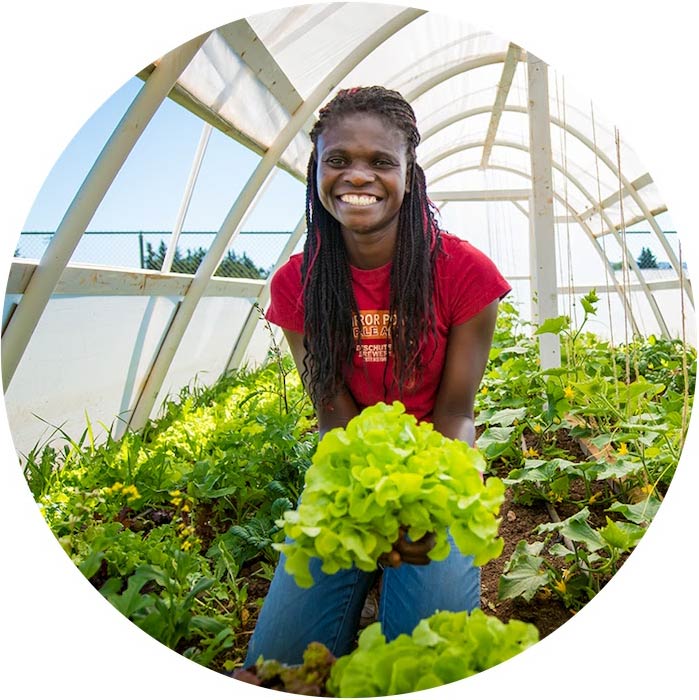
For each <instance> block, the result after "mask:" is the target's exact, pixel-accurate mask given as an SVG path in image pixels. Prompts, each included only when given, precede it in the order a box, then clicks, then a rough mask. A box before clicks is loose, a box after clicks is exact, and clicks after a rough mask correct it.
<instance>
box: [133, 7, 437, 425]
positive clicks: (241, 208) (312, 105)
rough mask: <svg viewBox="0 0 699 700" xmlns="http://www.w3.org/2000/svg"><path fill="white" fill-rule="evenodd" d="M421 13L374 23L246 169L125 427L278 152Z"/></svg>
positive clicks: (138, 417) (154, 393)
mask: <svg viewBox="0 0 699 700" xmlns="http://www.w3.org/2000/svg"><path fill="white" fill-rule="evenodd" d="M424 13H425V11H424V10H413V9H407V10H404V11H403V12H401V13H400V14H399V15H397V16H396V17H394V18H393V19H392V20H390V21H389V22H387V23H386V24H384V25H383V26H382V27H380V28H379V29H377V30H376V31H375V32H374V33H373V34H372V35H371V36H370V37H368V38H367V39H366V40H364V41H363V42H362V43H361V44H360V45H359V46H357V47H356V48H355V49H354V50H353V51H352V52H351V53H350V54H349V55H348V56H347V57H346V58H345V59H344V60H343V61H342V62H341V63H340V64H338V65H337V66H336V67H335V68H334V69H333V70H332V71H331V72H330V73H329V74H328V75H327V76H326V77H325V78H324V79H323V80H322V81H321V82H320V84H319V85H318V86H317V87H316V88H315V90H314V91H313V92H312V93H311V94H310V95H309V97H308V99H307V100H306V101H305V102H304V103H303V104H302V105H301V106H300V107H299V108H298V109H297V110H296V112H294V114H293V115H292V116H291V118H290V119H289V121H288V122H287V124H286V125H285V126H284V128H283V129H282V130H281V131H280V132H279V134H278V135H277V138H276V139H275V140H274V142H273V143H272V145H271V146H270V147H269V148H268V150H267V152H266V153H265V155H264V156H263V158H262V160H261V161H260V162H259V163H258V165H257V167H256V168H255V170H254V171H253V173H252V174H251V175H250V178H249V179H248V181H247V183H246V184H245V186H244V187H243V189H242V191H241V192H240V194H239V195H238V198H237V200H236V201H235V203H234V204H233V207H232V208H231V210H230V211H229V212H228V215H227V216H226V218H225V220H224V222H223V224H222V226H221V228H220V230H219V232H218V234H217V235H216V238H215V239H214V241H213V243H212V244H211V247H210V248H209V250H208V252H207V254H206V256H205V257H204V259H203V260H202V262H201V265H200V266H199V269H198V270H197V272H196V274H195V275H194V278H193V279H192V283H191V284H190V286H189V289H188V290H187V293H186V294H185V296H184V298H183V299H182V301H181V303H180V305H179V306H178V308H177V311H176V312H175V317H174V318H173V320H172V323H171V324H170V326H169V328H168V330H167V333H166V335H165V337H164V339H163V342H162V344H161V346H160V349H159V350H158V354H157V355H156V357H155V360H154V361H153V365H152V366H151V369H150V372H149V373H148V376H147V378H146V381H145V384H144V386H143V389H142V390H141V393H140V396H139V398H138V400H137V401H136V404H135V406H134V409H133V412H132V414H131V417H130V419H129V427H130V428H131V429H132V430H139V429H141V428H142V427H144V426H145V425H146V423H147V422H148V420H149V418H150V413H151V411H152V410H153V406H154V405H155V401H156V399H157V397H158V393H159V392H160V388H161V387H162V385H163V382H164V381H165V376H166V374H167V372H168V370H169V368H170V365H171V364H172V361H173V359H174V357H175V352H176V351H177V348H178V346H179V344H180V342H181V340H182V338H183V336H184V333H185V331H186V330H187V326H188V325H189V322H190V320H191V319H192V316H193V315H194V311H195V309H196V307H197V304H198V303H199V300H200V299H201V297H202V295H203V293H204V290H205V289H206V287H207V285H208V283H209V280H210V279H211V276H212V275H213V274H214V272H215V271H216V269H217V267H218V265H219V263H220V261H221V259H222V257H223V255H224V253H225V251H226V248H227V247H228V245H229V243H230V242H231V240H233V238H234V237H235V236H237V234H238V233H239V232H240V224H241V222H242V220H243V217H245V216H246V214H247V213H248V212H249V211H250V209H251V208H252V207H253V206H254V204H255V202H256V201H257V198H258V194H259V192H260V189H261V188H262V187H263V186H264V184H265V183H266V181H267V178H268V177H269V176H270V173H271V172H272V170H273V168H274V167H275V165H276V164H277V162H278V160H279V158H280V157H281V156H282V154H283V153H284V151H285V150H286V149H287V147H288V146H289V144H290V143H291V142H292V140H293V139H294V138H295V137H296V135H297V134H298V132H299V130H300V129H301V128H303V126H304V125H305V124H306V123H307V121H308V120H309V119H310V118H311V116H312V115H313V112H314V111H315V110H316V109H317V108H318V107H319V106H320V105H321V104H322V103H323V101H324V100H325V99H326V98H327V97H328V95H329V94H330V93H331V92H332V90H333V89H334V88H335V87H336V86H337V84H338V83H339V82H340V80H342V79H343V78H344V77H345V76H346V75H347V74H348V73H350V71H352V69H353V68H355V67H356V66H357V65H358V64H359V63H360V62H361V61H362V60H364V59H365V58H366V57H367V55H368V54H370V53H371V52H372V51H373V50H374V49H375V48H377V47H378V46H380V45H381V44H382V43H383V42H384V41H386V39H388V38H389V37H391V36H393V34H395V33H396V32H397V31H399V30H400V29H402V28H403V27H404V26H406V25H407V24H409V23H410V22H412V21H414V20H415V19H417V18H418V17H420V16H421V15H423V14H424Z"/></svg>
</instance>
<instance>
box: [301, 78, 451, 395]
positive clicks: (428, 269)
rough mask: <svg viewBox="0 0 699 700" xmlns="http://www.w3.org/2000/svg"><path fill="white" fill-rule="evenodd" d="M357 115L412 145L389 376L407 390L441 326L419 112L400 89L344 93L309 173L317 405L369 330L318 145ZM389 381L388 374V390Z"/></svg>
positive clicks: (309, 286)
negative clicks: (320, 182)
mask: <svg viewBox="0 0 699 700" xmlns="http://www.w3.org/2000/svg"><path fill="white" fill-rule="evenodd" d="M356 113H370V114H374V115H376V116H379V117H381V118H383V119H384V120H386V122H387V123H388V124H390V125H391V126H392V127H395V128H397V129H398V130H399V131H401V132H402V133H403V134H404V136H405V141H406V144H407V148H408V153H407V160H408V167H409V169H410V189H409V191H408V192H406V194H405V197H404V198H403V203H402V205H401V209H400V213H399V218H398V236H397V241H396V250H395V253H394V259H393V265H392V268H391V277H390V288H391V289H390V302H389V318H390V319H391V320H392V321H391V325H390V328H389V341H390V344H391V357H392V359H393V377H392V378H391V380H390V381H391V384H393V383H394V382H395V383H396V384H397V386H398V389H399V393H400V394H402V392H403V391H404V389H406V388H409V387H410V386H412V384H413V383H414V381H415V379H416V378H417V376H418V375H419V372H420V370H421V369H422V368H423V367H424V366H425V364H427V363H428V362H429V361H430V359H431V358H430V357H426V356H425V353H424V349H425V344H426V341H427V340H428V338H429V337H430V336H432V335H434V333H435V328H436V321H435V313H434V300H433V294H434V264H435V260H436V256H437V253H438V251H439V248H440V245H439V237H440V231H439V227H438V226H437V223H436V218H435V211H434V207H433V206H432V203H431V202H430V201H429V199H428V197H427V193H426V184H425V175H424V172H423V171H422V168H420V166H419V165H418V164H417V162H416V157H415V149H416V147H417V145H418V144H419V142H420V134H419V132H418V130H417V125H416V121H415V114H414V112H413V110H412V107H411V106H410V105H409V104H408V103H407V102H406V101H405V99H404V98H403V97H402V96H401V95H400V94H399V93H397V92H395V91H393V90H387V89H386V88H383V87H380V86H373V87H367V88H353V89H351V90H343V91H340V92H339V93H338V94H337V96H336V97H335V98H334V99H333V100H331V102H330V103H328V105H326V106H325V107H324V108H323V109H322V110H321V111H320V115H319V118H318V121H317V122H316V124H315V125H314V127H313V129H312V130H311V140H312V142H313V144H314V151H313V154H312V155H311V158H310V159H309V163H308V173H307V187H306V224H307V236H306V244H305V246H304V254H303V263H302V266H301V277H302V280H303V299H304V305H305V320H304V345H305V349H306V357H307V360H306V363H305V367H304V370H303V374H304V380H305V382H306V384H307V386H308V387H309V391H310V393H311V398H312V399H313V401H314V403H315V404H316V405H322V404H324V403H326V402H327V401H329V400H330V399H332V397H333V396H335V395H336V394H337V392H338V390H339V389H340V387H341V386H342V385H343V378H344V376H345V373H346V371H347V370H348V368H349V367H350V366H351V362H352V357H353V353H354V349H355V345H356V343H357V342H358V339H359V338H361V330H362V329H361V319H360V317H359V310H358V307H357V301H356V299H355V297H354V292H353V290H352V277H351V270H350V265H349V261H348V258H347V254H346V250H345V246H344V242H343V239H342V235H341V232H340V225H339V223H338V222H337V220H336V219H335V218H334V217H332V216H331V215H330V214H329V213H328V212H327V211H326V209H325V208H324V207H323V205H322V203H321V202H320V199H319V197H318V192H317V187H316V167H317V163H316V158H315V146H316V144H317V141H318V138H319V136H320V135H321V134H322V133H323V131H324V129H325V128H326V127H327V126H328V125H330V124H331V123H334V122H335V121H336V120H338V119H340V118H342V117H345V116H347V115H348V114H356ZM353 323H355V324H356V326H354V327H353ZM356 333H358V334H359V335H355V334H356ZM387 384H388V380H387V379H386V378H385V380H384V386H385V387H386V388H387Z"/></svg>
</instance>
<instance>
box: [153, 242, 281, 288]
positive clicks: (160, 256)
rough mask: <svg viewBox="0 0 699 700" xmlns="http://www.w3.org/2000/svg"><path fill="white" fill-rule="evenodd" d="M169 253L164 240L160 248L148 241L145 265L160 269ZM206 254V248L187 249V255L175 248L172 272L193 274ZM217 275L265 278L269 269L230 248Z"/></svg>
mask: <svg viewBox="0 0 699 700" xmlns="http://www.w3.org/2000/svg"><path fill="white" fill-rule="evenodd" d="M166 254H167V246H166V245H165V242H164V241H162V240H161V241H160V245H159V246H158V249H157V250H155V249H154V248H153V246H152V245H151V244H150V243H148V242H146V254H145V256H144V260H143V266H144V267H145V268H146V269H147V270H160V269H161V268H162V266H163V260H164V259H165V255H166ZM205 255H206V250H205V249H204V248H201V247H199V248H195V249H194V250H190V249H189V248H188V249H187V253H186V255H184V256H183V255H182V254H181V253H180V251H179V248H176V249H175V257H174V259H173V261H172V272H181V273H185V274H188V275H193V274H194V273H195V272H196V271H197V269H198V268H199V265H201V261H202V260H203V259H204V256H205ZM215 274H216V276H217V277H249V278H252V279H264V278H265V277H267V274H268V271H267V270H265V269H264V268H261V267H257V265H255V263H254V262H253V261H252V260H251V259H250V258H249V257H248V256H247V254H246V253H243V255H242V256H240V257H238V256H237V255H236V254H235V252H233V251H232V250H229V251H228V252H227V253H226V255H225V256H224V258H223V260H222V261H221V264H220V265H219V266H218V269H217V270H216V273H215Z"/></svg>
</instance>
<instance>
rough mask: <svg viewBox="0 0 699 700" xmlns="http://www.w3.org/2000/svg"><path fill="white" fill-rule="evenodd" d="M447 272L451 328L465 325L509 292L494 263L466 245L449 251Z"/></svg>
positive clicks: (464, 242) (466, 243)
mask: <svg viewBox="0 0 699 700" xmlns="http://www.w3.org/2000/svg"><path fill="white" fill-rule="evenodd" d="M447 268H448V272H447V275H446V279H445V280H444V281H445V282H446V283H447V284H448V285H449V286H450V288H451V289H450V293H449V294H448V298H449V299H450V301H451V303H450V305H449V306H450V314H449V315H450V319H451V325H454V326H456V325H459V324H460V323H465V322H466V321H468V320H469V319H470V318H472V317H473V316H475V315H476V314H478V313H479V312H480V311H482V310H483V309H484V308H485V307H486V306H488V304H490V303H491V302H493V301H495V300H496V299H502V298H503V297H505V296H506V295H507V294H508V293H509V292H510V291H511V290H512V287H511V286H510V284H509V282H508V281H507V280H506V279H505V278H504V277H503V276H502V274H501V273H500V271H499V270H498V268H497V267H496V265H495V263H494V262H493V261H492V260H491V259H490V258H489V257H488V256H487V255H486V254H485V253H483V252H481V251H480V250H478V249H477V248H475V247H474V246H472V245H471V244H470V243H468V242H467V241H460V242H459V245H458V246H455V247H453V248H452V250H451V252H450V255H449V259H448V264H447Z"/></svg>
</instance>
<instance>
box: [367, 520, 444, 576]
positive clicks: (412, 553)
mask: <svg viewBox="0 0 699 700" xmlns="http://www.w3.org/2000/svg"><path fill="white" fill-rule="evenodd" d="M432 547H434V533H433V532H428V533H427V534H425V535H423V536H422V537H421V538H420V539H419V540H415V542H412V541H411V540H409V539H408V538H407V528H405V527H401V528H400V534H399V536H398V539H397V540H396V541H395V542H394V543H393V549H392V550H391V551H390V552H388V553H387V554H382V555H381V556H380V557H379V563H380V564H383V565H384V566H390V567H396V566H400V565H401V564H415V565H418V566H424V565H425V564H429V563H430V561H432V560H431V559H430V558H429V556H428V553H429V551H430V550H431V549H432Z"/></svg>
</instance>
